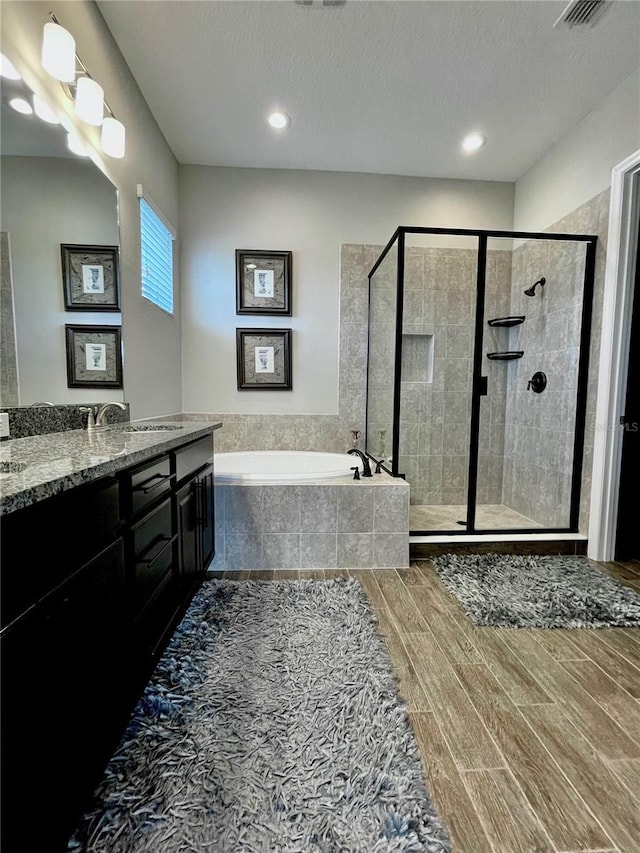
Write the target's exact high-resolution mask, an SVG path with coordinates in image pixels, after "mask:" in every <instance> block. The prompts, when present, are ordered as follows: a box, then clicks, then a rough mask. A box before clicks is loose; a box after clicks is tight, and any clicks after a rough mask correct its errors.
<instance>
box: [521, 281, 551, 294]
mask: <svg viewBox="0 0 640 853" xmlns="http://www.w3.org/2000/svg"><path fill="white" fill-rule="evenodd" d="M546 283H547V280H546V278H544V277H543V278H539V279H538V281H536V282H535V283H534V284H532V285H531V287H528V288H527V289H526V290H525V292H524V293H525V296H535V295H536V287H537V286H538V285H540V286H541V287H544V286H545V284H546Z"/></svg>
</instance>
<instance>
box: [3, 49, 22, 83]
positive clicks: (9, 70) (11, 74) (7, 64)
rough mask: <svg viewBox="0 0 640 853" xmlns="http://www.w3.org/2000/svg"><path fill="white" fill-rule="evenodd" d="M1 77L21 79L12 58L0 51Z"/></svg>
mask: <svg viewBox="0 0 640 853" xmlns="http://www.w3.org/2000/svg"><path fill="white" fill-rule="evenodd" d="M0 77H6V78H7V80H20V79H21V77H20V74H19V73H18V71H17V69H16V67H15V65H14V64H13V62H11V60H10V59H7V57H6V56H5V55H4V53H0Z"/></svg>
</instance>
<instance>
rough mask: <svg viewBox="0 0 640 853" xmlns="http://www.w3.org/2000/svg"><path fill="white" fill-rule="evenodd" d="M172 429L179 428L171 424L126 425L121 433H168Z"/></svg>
mask: <svg viewBox="0 0 640 853" xmlns="http://www.w3.org/2000/svg"><path fill="white" fill-rule="evenodd" d="M173 429H180V427H179V426H176V425H172V424H127V426H126V427H123V428H122V432H169V431H170V430H173Z"/></svg>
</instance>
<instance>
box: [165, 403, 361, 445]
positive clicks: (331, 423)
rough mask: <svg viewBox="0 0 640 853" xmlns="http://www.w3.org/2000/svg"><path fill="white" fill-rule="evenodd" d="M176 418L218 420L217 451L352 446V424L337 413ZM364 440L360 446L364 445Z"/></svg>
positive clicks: (207, 414)
mask: <svg viewBox="0 0 640 853" xmlns="http://www.w3.org/2000/svg"><path fill="white" fill-rule="evenodd" d="M172 417H174V416H172ZM175 417H176V419H179V420H184V421H192V420H193V421H208V420H212V421H216V422H219V423H221V424H222V426H223V429H222V430H221V431H220V433H219V435H218V436H216V451H217V452H219V453H224V452H228V451H236V450H319V451H322V452H325V453H345V452H346V451H347V450H348V449H349V448H350V447H351V446H352V441H351V432H350V429H351V426H350V424H346V423H343V421H342V420H341V418H340V417H339V416H338V415H274V414H264V415H245V414H222V413H215V414H214V413H211V412H185V413H183V414H181V415H179V416H175ZM362 446H363V445H362V442H361V443H360V447H361V448H362Z"/></svg>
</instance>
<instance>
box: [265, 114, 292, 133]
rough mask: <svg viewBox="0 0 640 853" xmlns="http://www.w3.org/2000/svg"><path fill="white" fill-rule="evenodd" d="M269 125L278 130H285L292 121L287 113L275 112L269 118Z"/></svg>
mask: <svg viewBox="0 0 640 853" xmlns="http://www.w3.org/2000/svg"><path fill="white" fill-rule="evenodd" d="M269 124H270V125H271V127H273V128H275V129H276V130H285V129H286V128H288V127H289V126H290V125H291V119H290V118H289V116H288V115H287V114H286V113H281V112H275V113H271V115H270V116H269Z"/></svg>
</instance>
